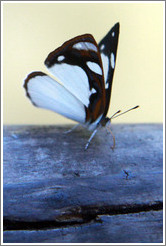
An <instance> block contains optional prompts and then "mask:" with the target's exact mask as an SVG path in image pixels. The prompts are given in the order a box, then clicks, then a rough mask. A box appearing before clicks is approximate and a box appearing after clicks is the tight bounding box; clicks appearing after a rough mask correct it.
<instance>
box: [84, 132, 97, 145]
mask: <svg viewBox="0 0 166 246" xmlns="http://www.w3.org/2000/svg"><path fill="white" fill-rule="evenodd" d="M97 130H98V128H96V129H95V130H94V131H93V132H92V134H91V136H90V138H89V139H88V142H87V144H86V145H85V150H87V148H88V146H89V144H90V142H91V140H92V138H93V137H94V136H95V134H96V132H97Z"/></svg>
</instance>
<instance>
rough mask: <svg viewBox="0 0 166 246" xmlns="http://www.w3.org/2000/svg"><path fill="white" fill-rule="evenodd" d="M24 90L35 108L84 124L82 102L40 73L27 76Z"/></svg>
mask: <svg viewBox="0 0 166 246" xmlns="http://www.w3.org/2000/svg"><path fill="white" fill-rule="evenodd" d="M24 88H25V90H26V94H27V96H28V97H29V99H30V100H31V102H32V103H33V104H34V105H35V106H37V107H41V108H45V109H49V110H52V111H55V112H57V113H59V114H61V115H63V116H65V117H67V118H69V119H72V120H75V121H78V122H80V123H85V118H86V113H85V107H84V105H83V104H82V102H80V101H79V100H78V99H77V98H76V97H75V96H74V95H72V94H71V93H70V92H69V91H68V90H67V89H66V88H64V86H62V85H61V84H59V83H58V82H57V81H55V80H54V79H52V78H51V77H50V76H48V75H47V74H45V73H42V72H33V73H31V74H29V75H28V76H27V78H26V79H25V82H24Z"/></svg>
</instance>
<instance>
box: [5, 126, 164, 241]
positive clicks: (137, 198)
mask: <svg viewBox="0 0 166 246" xmlns="http://www.w3.org/2000/svg"><path fill="white" fill-rule="evenodd" d="M67 129H68V127H67V126H62V127H57V126H5V127H4V174H3V175H4V242H9V243H40V242H46V243H48V242H52V243H85V242H86V243H88V242H89V243H90V242H91V243H92V242H93V243H104V242H105V243H129V242H130V243H160V242H162V241H163V239H162V201H163V199H162V168H163V160H162V157H163V156H162V148H163V147H162V138H163V136H162V125H161V124H147V125H146V124H138V125H113V126H112V130H113V132H114V134H115V136H116V148H115V149H114V151H112V150H111V149H110V146H112V138H111V135H109V134H107V133H106V131H105V129H103V130H101V131H100V132H98V134H97V136H96V137H95V138H94V139H93V141H92V143H91V145H90V148H89V149H88V150H87V151H84V146H85V144H86V141H87V139H88V137H89V133H88V132H87V131H86V130H85V129H80V128H79V129H77V130H75V131H74V132H72V133H70V134H67V135H66V134H64V131H65V130H67Z"/></svg>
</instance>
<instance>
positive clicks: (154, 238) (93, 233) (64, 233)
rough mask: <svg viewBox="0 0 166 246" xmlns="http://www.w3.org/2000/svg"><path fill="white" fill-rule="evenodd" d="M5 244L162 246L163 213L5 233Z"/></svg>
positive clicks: (138, 214) (118, 216)
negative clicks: (142, 245)
mask: <svg viewBox="0 0 166 246" xmlns="http://www.w3.org/2000/svg"><path fill="white" fill-rule="evenodd" d="M4 239H5V242H6V243H14V242H15V243H22V242H24V243H155V244H156V243H162V242H163V235H162V211H157V212H156V211H153V212H141V213H133V214H123V215H121V214H120V215H113V216H108V215H104V216H100V223H99V222H96V221H92V222H91V223H86V224H82V225H75V226H68V227H63V228H56V229H47V230H19V231H5V232H4Z"/></svg>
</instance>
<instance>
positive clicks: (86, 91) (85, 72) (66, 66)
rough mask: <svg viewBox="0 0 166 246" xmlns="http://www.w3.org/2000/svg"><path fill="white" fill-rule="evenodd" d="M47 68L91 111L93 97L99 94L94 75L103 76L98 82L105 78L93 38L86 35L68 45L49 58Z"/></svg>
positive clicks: (56, 50) (64, 45) (46, 61)
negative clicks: (96, 92) (89, 107)
mask: <svg viewBox="0 0 166 246" xmlns="http://www.w3.org/2000/svg"><path fill="white" fill-rule="evenodd" d="M45 65H46V67H47V68H48V70H49V71H50V72H51V74H52V75H53V76H55V77H56V79H58V81H60V82H61V83H62V84H63V85H64V87H65V88H67V89H68V90H69V91H70V92H71V93H72V94H73V95H74V96H75V97H77V98H78V99H79V100H80V101H81V102H82V103H83V104H84V105H85V106H86V107H87V108H88V106H89V104H90V103H91V100H90V96H91V95H92V94H93V93H94V92H95V91H96V89H95V88H94V85H95V84H97V82H96V78H95V77H94V76H101V78H100V79H99V80H102V76H103V71H102V65H101V58H100V53H99V48H98V46H97V43H96V41H95V40H94V38H93V36H92V35H91V34H84V35H81V36H77V37H75V38H73V39H70V40H69V41H67V42H65V43H64V44H63V45H62V46H61V47H59V48H57V49H55V50H54V51H52V52H51V53H50V54H49V55H48V57H47V58H46V60H45ZM99 87H101V85H98V88H99Z"/></svg>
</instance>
